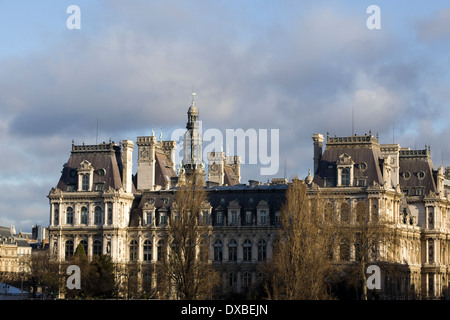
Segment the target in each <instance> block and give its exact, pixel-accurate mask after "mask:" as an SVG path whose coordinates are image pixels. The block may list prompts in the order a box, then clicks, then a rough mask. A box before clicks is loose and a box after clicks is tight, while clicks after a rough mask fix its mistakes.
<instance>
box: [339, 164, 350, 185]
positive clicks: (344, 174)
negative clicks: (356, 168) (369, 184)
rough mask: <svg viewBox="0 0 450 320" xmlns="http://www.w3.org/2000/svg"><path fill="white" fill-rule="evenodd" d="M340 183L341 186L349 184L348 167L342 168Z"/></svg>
mask: <svg viewBox="0 0 450 320" xmlns="http://www.w3.org/2000/svg"><path fill="white" fill-rule="evenodd" d="M341 184H342V185H343V186H349V185H350V169H349V168H343V169H342V172H341Z"/></svg>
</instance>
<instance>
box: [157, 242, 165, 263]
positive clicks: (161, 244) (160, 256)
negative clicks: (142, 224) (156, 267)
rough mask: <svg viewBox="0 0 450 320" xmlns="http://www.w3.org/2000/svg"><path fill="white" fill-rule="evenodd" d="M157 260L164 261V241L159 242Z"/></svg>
mask: <svg viewBox="0 0 450 320" xmlns="http://www.w3.org/2000/svg"><path fill="white" fill-rule="evenodd" d="M157 255H158V256H157V259H158V261H162V260H163V258H164V241H163V240H159V241H158V247H157Z"/></svg>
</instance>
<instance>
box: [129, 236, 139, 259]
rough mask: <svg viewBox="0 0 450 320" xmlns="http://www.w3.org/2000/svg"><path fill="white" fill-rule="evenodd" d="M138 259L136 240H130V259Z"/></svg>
mask: <svg viewBox="0 0 450 320" xmlns="http://www.w3.org/2000/svg"><path fill="white" fill-rule="evenodd" d="M137 259H138V243H137V241H136V240H131V242H130V261H137Z"/></svg>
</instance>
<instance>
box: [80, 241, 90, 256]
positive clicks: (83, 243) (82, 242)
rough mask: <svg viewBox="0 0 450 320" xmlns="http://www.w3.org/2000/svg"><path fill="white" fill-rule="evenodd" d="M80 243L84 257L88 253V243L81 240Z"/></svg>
mask: <svg viewBox="0 0 450 320" xmlns="http://www.w3.org/2000/svg"><path fill="white" fill-rule="evenodd" d="M80 243H81V245H82V246H83V249H84V253H86V255H87V253H88V242H87V240H86V239H83V240H81V241H80Z"/></svg>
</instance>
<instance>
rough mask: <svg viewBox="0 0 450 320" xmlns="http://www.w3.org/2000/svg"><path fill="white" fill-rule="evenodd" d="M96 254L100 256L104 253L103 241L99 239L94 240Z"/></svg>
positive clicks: (94, 252)
mask: <svg viewBox="0 0 450 320" xmlns="http://www.w3.org/2000/svg"><path fill="white" fill-rule="evenodd" d="M92 249H93V252H92V253H93V254H94V256H99V255H101V254H102V251H103V250H102V241H101V240H99V239H96V240H94V245H93V247H92Z"/></svg>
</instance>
